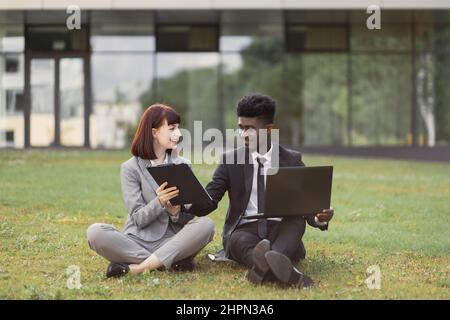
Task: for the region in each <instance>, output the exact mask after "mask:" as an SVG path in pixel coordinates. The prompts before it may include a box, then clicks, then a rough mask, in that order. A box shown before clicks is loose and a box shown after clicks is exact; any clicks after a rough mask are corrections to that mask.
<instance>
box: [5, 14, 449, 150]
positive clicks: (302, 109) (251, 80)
mask: <svg viewBox="0 0 450 320" xmlns="http://www.w3.org/2000/svg"><path fill="white" fill-rule="evenodd" d="M23 15H24V14H23V13H21V12H15V13H14V14H8V15H0V18H1V19H0V118H1V120H0V147H16V148H22V147H24V146H26V145H27V144H26V141H27V140H26V132H27V125H28V131H29V136H30V137H29V145H30V146H49V145H55V143H56V145H57V146H58V145H61V146H83V145H89V146H90V147H92V148H123V147H126V146H127V145H128V144H129V143H130V140H131V137H132V134H133V132H134V129H135V126H136V124H137V122H138V120H139V116H140V115H141V113H142V111H143V109H144V108H145V107H147V106H148V105H150V104H152V103H155V102H162V103H167V104H170V105H172V106H173V107H175V108H176V109H177V110H178V111H180V113H181V114H182V119H183V123H182V126H183V127H185V128H187V129H192V126H193V123H194V121H196V120H202V121H203V128H204V129H207V128H218V129H220V130H223V129H225V128H233V129H234V128H236V123H237V120H236V114H235V106H236V101H237V100H239V98H240V97H242V96H243V95H244V94H247V93H249V92H262V93H265V94H268V95H270V96H272V97H273V98H275V99H276V101H277V103H278V112H277V117H276V126H278V127H280V128H281V131H280V133H281V136H280V138H281V141H282V143H284V144H286V145H289V146H301V145H305V146H411V145H418V146H440V145H442V146H448V145H450V88H449V86H450V85H449V80H448V79H450V12H449V11H448V10H438V11H431V10H430V11H426V10H420V11H406V10H395V11H388V10H384V11H383V13H382V29H381V30H368V29H367V28H366V19H367V17H368V15H367V14H366V13H365V12H364V11H346V10H329V11H327V10H319V11H315V10H305V11H302V10H291V11H276V10H252V11H249V10H245V11H236V10H222V11H196V10H190V11H177V10H168V11H164V10H163V11H148V10H141V11H134V10H129V11H127V10H125V11H124V10H115V11H99V10H93V11H90V12H89V14H88V15H85V17H84V20H83V21H82V23H83V28H82V30H81V31H77V32H75V33H74V32H67V30H63V29H64V26H63V27H62V28H61V26H60V25H58V24H60V23H61V21H62V17H64V15H61V14H60V13H58V14H56V13H53V12H47V13H39V14H30V13H28V12H25V16H26V19H24V18H23ZM53 15H54V16H53ZM52 17H53V18H52ZM24 21H27V23H25V22H24ZM25 34H26V39H27V42H26V43H25V40H24V39H25ZM42 52H45V53H46V54H47V55H50V56H45V57H39V56H36V55H35V53H42ZM52 54H55V56H54V57H53V56H52ZM27 61H29V69H28V70H29V71H28V72H30V75H28V78H29V90H30V92H29V98H30V101H29V105H30V106H29V119H30V121H29V124H27V121H26V120H24V119H26V115H27V112H26V110H27V103H26V101H27V99H26V97H27V92H26V90H27V89H26V88H27V84H26V79H27V76H26V72H27V69H26V65H27ZM56 73H58V76H56ZM86 74H87V78H86V77H83V75H86ZM55 98H56V99H58V101H54V99H55ZM55 114H56V116H55ZM44 118H45V119H44ZM86 141H87V142H88V143H87V144H86Z"/></svg>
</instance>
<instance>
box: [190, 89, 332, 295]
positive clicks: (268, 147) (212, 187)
mask: <svg viewBox="0 0 450 320" xmlns="http://www.w3.org/2000/svg"><path fill="white" fill-rule="evenodd" d="M275 108H276V105H275V101H274V100H273V99H272V98H270V97H268V96H265V95H261V94H252V95H248V96H245V97H243V98H242V99H241V100H240V101H239V102H238V105H237V116H238V125H239V132H240V136H241V138H242V139H243V142H244V147H241V148H237V149H234V150H232V151H229V152H228V153H226V154H224V157H223V160H222V162H221V164H219V166H218V167H217V169H216V171H215V173H214V175H213V178H212V181H211V182H210V183H208V185H207V186H206V190H207V191H208V193H209V194H210V196H211V198H212V201H210V202H208V203H203V204H194V205H193V206H192V207H191V208H190V209H189V212H191V213H193V214H195V215H200V216H201V215H207V214H209V213H210V212H212V211H214V210H215V209H216V208H217V205H218V203H219V201H220V200H221V199H222V197H223V195H224V194H225V192H227V191H228V196H229V200H230V203H229V208H228V212H227V215H226V218H225V224H224V228H223V234H222V237H223V245H224V250H225V255H226V257H228V258H231V259H233V260H235V261H237V262H238V263H240V264H243V265H245V266H247V267H248V268H249V270H248V272H247V279H248V280H249V281H250V282H252V283H255V284H260V283H262V282H263V281H278V282H281V283H283V284H286V285H293V286H297V287H306V286H310V285H312V284H313V281H312V280H311V279H310V278H309V277H308V276H306V275H304V274H303V273H302V272H300V271H299V270H298V269H297V268H295V267H294V265H293V263H292V261H298V260H299V259H301V258H304V257H305V249H304V246H303V242H302V240H301V238H302V236H303V234H304V232H305V226H306V222H308V224H309V225H311V226H313V227H316V228H319V229H321V230H327V228H328V222H329V221H330V220H331V218H332V216H333V209H331V208H330V209H324V210H323V211H322V212H321V213H318V214H317V215H315V216H312V217H311V216H309V217H308V218H304V217H303V216H299V217H289V218H286V217H285V218H276V219H251V215H254V214H257V213H261V212H262V210H263V203H264V188H265V182H264V181H265V179H264V178H265V177H264V172H267V170H268V169H270V168H271V167H273V164H274V159H278V160H279V166H280V167H285V166H290V167H292V166H304V163H303V162H302V160H301V154H300V153H299V152H296V151H293V150H289V149H286V148H284V147H282V146H280V145H275V144H273V143H272V141H271V132H272V128H273V122H274V116H275ZM260 130H263V131H260ZM264 130H266V132H267V134H263V133H264ZM254 141H256V143H252V142H254ZM274 152H279V153H278V157H277V155H276V154H274ZM241 155H244V159H246V161H245V163H243V164H239V163H237V162H238V161H237V160H238V158H239V157H240V156H241ZM230 159H233V160H234V161H231V162H233V163H230ZM275 165H276V163H275Z"/></svg>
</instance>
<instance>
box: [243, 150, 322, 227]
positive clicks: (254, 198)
mask: <svg viewBox="0 0 450 320" xmlns="http://www.w3.org/2000/svg"><path fill="white" fill-rule="evenodd" d="M272 152H273V144H272V145H271V146H270V149H269V151H267V153H266V154H264V155H261V154H259V153H258V152H256V151H254V152H252V161H253V181H252V191H251V193H250V199H249V201H248V204H247V208H246V209H245V213H244V216H251V215H255V214H258V213H262V212H258V162H257V161H256V159H257V158H262V160H263V165H264V168H263V171H264V184H265V183H266V180H267V170H269V169H270V168H272ZM267 220H276V221H281V218H268V219H267ZM252 221H257V219H242V220H241V222H240V224H244V223H248V222H252ZM314 222H315V223H316V224H317V225H318V226H325V225H327V222H320V221H319V219H318V218H317V217H314Z"/></svg>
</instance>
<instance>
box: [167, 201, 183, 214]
mask: <svg viewBox="0 0 450 320" xmlns="http://www.w3.org/2000/svg"><path fill="white" fill-rule="evenodd" d="M166 211H167V212H168V213H169V214H170V215H171V216H176V215H177V214H179V213H180V211H181V206H173V205H172V204H171V203H170V201H167V204H166Z"/></svg>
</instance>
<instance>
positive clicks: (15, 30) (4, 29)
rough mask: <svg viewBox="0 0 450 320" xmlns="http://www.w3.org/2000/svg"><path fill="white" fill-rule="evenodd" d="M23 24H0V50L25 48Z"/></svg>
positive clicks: (14, 50)
mask: <svg viewBox="0 0 450 320" xmlns="http://www.w3.org/2000/svg"><path fill="white" fill-rule="evenodd" d="M24 47H25V41H24V37H23V25H11V24H6V25H2V24H0V52H2V51H3V52H21V51H23V50H24Z"/></svg>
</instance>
